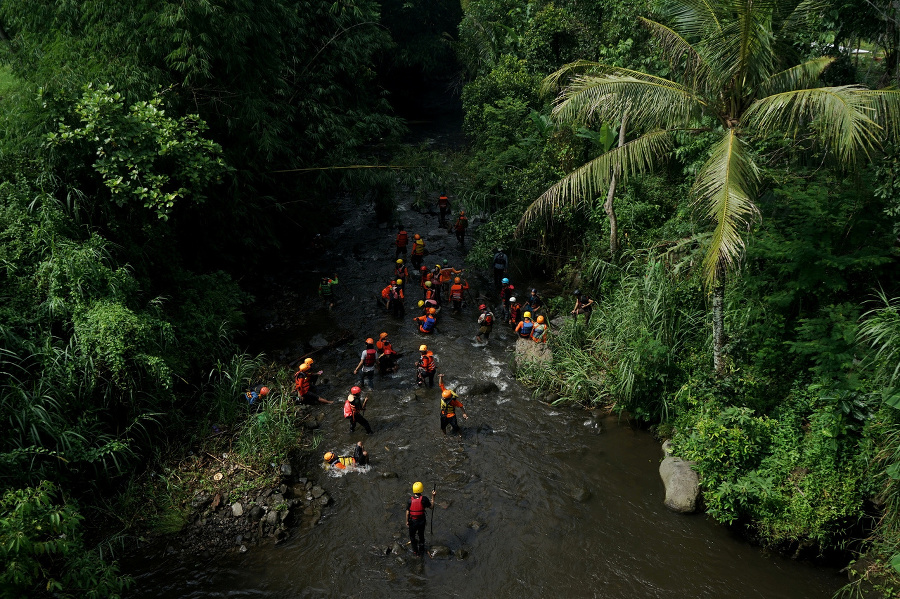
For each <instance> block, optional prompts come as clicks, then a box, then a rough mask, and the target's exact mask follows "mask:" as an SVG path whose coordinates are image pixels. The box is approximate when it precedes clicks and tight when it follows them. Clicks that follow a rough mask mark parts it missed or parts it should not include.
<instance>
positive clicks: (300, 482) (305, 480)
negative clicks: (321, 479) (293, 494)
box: [297, 476, 309, 485]
mask: <svg viewBox="0 0 900 599" xmlns="http://www.w3.org/2000/svg"><path fill="white" fill-rule="evenodd" d="M308 482H309V479H308V478H306V477H305V476H302V477H300V478H298V479H297V484H298V485H305V484H306V483H308Z"/></svg>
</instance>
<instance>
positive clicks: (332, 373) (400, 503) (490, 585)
mask: <svg viewBox="0 0 900 599" xmlns="http://www.w3.org/2000/svg"><path fill="white" fill-rule="evenodd" d="M346 208H347V210H348V212H347V213H348V215H349V216H348V218H347V220H346V221H345V222H344V223H343V225H341V227H340V228H339V230H337V231H335V232H334V233H333V236H334V237H335V238H337V239H352V244H348V245H340V244H336V245H335V246H333V247H331V248H330V249H327V250H325V251H323V252H322V254H321V255H320V256H318V257H316V258H314V259H311V260H309V261H307V262H306V263H305V264H304V268H305V269H307V270H313V271H321V272H333V271H335V270H337V272H338V274H339V277H340V281H341V283H340V296H339V297H340V299H339V302H338V306H337V307H336V308H335V309H334V310H332V311H327V310H324V309H321V308H319V307H318V306H316V305H307V306H305V307H304V308H303V316H302V317H301V316H296V315H294V316H292V315H289V314H281V313H279V311H278V308H277V307H273V308H271V310H272V314H271V315H270V316H271V317H272V318H275V319H280V320H279V322H282V323H283V324H282V325H280V326H278V327H273V328H272V330H270V331H267V330H264V329H263V330H261V331H259V333H258V338H257V340H256V343H258V344H259V345H260V346H263V347H266V348H267V349H269V350H270V351H271V352H272V355H277V354H278V353H279V351H282V350H283V351H284V355H288V354H290V352H292V351H295V350H296V349H297V348H302V347H305V346H306V343H307V341H308V336H309V335H310V334H311V333H310V332H309V330H308V328H307V327H308V326H309V325H310V324H311V323H315V324H314V328H315V331H314V333H315V334H318V333H322V334H323V335H324V336H326V337H327V336H328V335H337V334H338V332H339V331H340V330H343V329H349V330H351V331H352V332H353V333H354V335H355V338H356V339H364V338H365V337H367V336H376V335H377V334H378V333H379V332H381V331H382V330H384V331H387V332H389V333H390V334H391V335H392V337H393V339H394V343H395V345H396V346H397V347H398V349H399V350H400V351H401V352H404V353H405V354H406V355H405V357H404V358H402V360H401V362H400V366H401V368H400V371H399V372H398V373H397V374H395V375H392V376H390V377H388V378H384V379H376V389H375V390H374V391H373V392H372V394H371V395H372V401H371V404H370V409H369V410H368V412H367V414H366V416H367V418H369V420H370V421H371V423H372V425H373V427H374V429H375V432H374V434H373V435H371V436H368V437H367V436H366V435H364V434H363V433H362V432H361V431H359V430H358V431H357V432H356V433H355V434H350V433H349V432H348V431H347V423H346V422H345V421H344V420H343V419H342V417H341V406H340V404H339V403H336V404H335V405H332V406H322V407H321V408H316V409H317V410H321V411H323V412H324V413H325V414H326V417H325V420H324V421H323V423H322V428H323V431H324V434H325V437H324V441H323V444H322V445H321V446H320V450H321V451H325V450H327V449H338V450H340V451H347V450H349V449H350V448H351V447H352V446H353V444H355V443H356V441H357V440H364V441H365V443H366V447H367V449H368V450H369V451H370V453H371V456H372V468H371V469H370V470H369V471H368V472H351V473H347V474H346V475H344V476H341V477H330V476H321V477H320V484H321V486H323V487H324V488H325V490H326V491H327V492H328V493H329V495H331V496H332V497H333V498H334V503H333V504H332V505H331V506H329V507H328V508H326V510H325V512H324V515H323V518H322V521H321V522H320V523H319V524H318V525H317V526H315V527H314V528H312V529H307V530H294V531H292V537H291V539H290V540H288V541H287V542H285V543H284V544H282V545H278V546H274V545H262V546H258V547H252V548H251V549H250V551H249V552H248V553H246V554H240V553H237V552H234V551H232V552H226V553H222V554H220V555H217V556H215V557H213V558H209V559H201V558H198V557H194V556H189V555H175V556H171V557H166V558H156V557H148V559H146V560H145V561H143V562H142V563H141V564H140V566H139V567H135V568H133V571H132V572H131V573H132V574H133V575H134V576H135V577H136V579H137V585H136V588H135V589H134V591H133V592H132V593H131V596H133V597H154V598H170V597H171V598H174V597H224V596H228V597H257V596H265V597H284V598H288V597H336V596H341V597H344V596H346V597H422V596H425V595H427V596H430V597H489V596H490V597H500V598H504V597H509V598H521V597H545V596H546V597H550V596H568V597H605V598H630V599H634V598H657V597H659V598H662V597H666V598H672V597H680V598H681V597H684V598H686V597H709V598H713V597H716V598H718V597H734V598H744V597H747V598H750V597H765V598H777V597H784V598H792V599H799V598H822V597H829V596H830V595H831V594H832V593H833V592H834V591H835V589H836V588H838V587H839V586H840V585H841V584H842V580H841V578H840V577H839V576H838V575H837V574H836V573H834V572H833V571H828V570H823V569H817V568H814V567H811V566H807V565H804V564H801V563H797V562H794V561H790V560H788V559H785V558H782V557H780V556H773V555H766V554H764V553H763V552H761V551H760V550H759V549H758V548H755V547H752V546H750V545H749V544H747V543H744V542H742V541H740V540H737V539H735V538H733V536H732V535H731V534H730V533H729V532H728V531H727V530H726V529H724V528H722V527H719V526H716V525H715V524H713V523H711V522H710V521H709V520H708V519H706V518H705V517H704V516H702V515H698V516H680V515H676V514H673V513H670V512H669V511H668V510H666V509H665V507H664V506H663V495H664V492H663V487H662V484H661V482H660V480H659V475H658V466H659V460H660V457H661V452H660V449H659V445H658V444H657V443H656V442H655V441H654V440H653V438H652V437H651V435H650V434H649V433H647V432H646V431H642V430H632V429H631V428H629V427H627V426H624V425H619V423H618V422H617V421H616V420H615V418H607V419H604V420H602V421H595V420H592V419H591V417H590V415H589V414H588V413H587V412H584V411H582V410H577V409H571V408H552V407H549V406H547V405H545V404H543V403H541V402H539V401H537V400H535V399H533V398H532V397H531V395H530V392H529V390H528V389H527V388H525V387H523V386H522V385H520V384H519V383H518V382H517V381H516V380H515V379H514V378H513V377H512V375H511V371H510V367H509V362H510V359H511V354H510V351H509V349H510V347H511V345H512V343H513V337H512V335H511V334H510V333H509V332H508V331H504V330H503V329H502V327H497V328H495V338H493V339H492V340H491V344H490V345H489V346H488V347H486V348H482V347H474V346H473V345H472V336H473V335H474V333H475V331H476V327H475V322H474V321H475V317H476V311H475V309H474V307H473V306H467V307H466V308H465V309H464V311H463V313H462V314H461V315H459V316H452V315H450V314H448V312H449V309H445V310H444V311H443V312H442V314H441V318H440V319H439V329H440V333H439V334H436V335H435V336H433V337H431V338H424V336H422V335H421V334H419V333H417V332H416V330H415V328H414V326H413V323H412V322H411V319H412V314H409V313H408V314H407V317H406V318H404V319H403V320H402V321H395V320H393V319H391V318H390V317H388V316H386V315H385V314H384V313H383V311H382V310H381V309H380V308H378V307H377V306H376V304H375V301H374V299H373V298H374V294H375V293H376V292H377V290H379V289H380V288H381V287H383V286H384V284H385V283H386V282H387V280H388V279H389V278H390V273H391V270H392V268H393V262H392V260H390V259H389V258H391V257H392V255H393V253H392V252H391V254H388V253H387V252H388V248H389V246H390V241H391V239H392V231H390V230H388V229H384V228H381V229H379V228H378V227H377V226H376V225H375V224H374V218H373V217H372V216H371V215H370V214H366V213H364V211H360V210H358V209H356V208H354V207H351V206H349V205H348V206H346ZM401 211H403V213H402V215H401V217H402V219H403V222H404V223H407V227H408V230H409V231H410V232H411V233H412V232H420V233H427V240H428V247H429V248H430V249H431V250H432V251H433V252H435V253H433V254H432V255H431V256H429V259H428V260H427V261H426V263H429V262H430V263H432V264H433V263H434V262H435V260H433V259H432V258H435V257H439V258H441V259H444V258H446V259H448V260H450V261H451V263H452V264H455V265H460V264H462V254H461V252H460V250H459V249H458V248H457V246H456V242H455V239H452V238H451V237H450V236H448V235H447V233H446V231H441V230H440V229H438V228H437V224H436V222H434V221H435V219H434V218H433V217H430V216H424V215H420V214H418V213H415V212H412V211H410V210H409V209H408V208H405V207H401ZM351 245H352V246H355V248H356V250H357V251H356V252H351V251H348V250H349V247H350V246H351ZM437 250H439V251H437ZM286 276H287V277H288V278H290V277H292V276H294V274H292V273H286ZM300 278H301V279H302V277H300ZM471 280H472V281H473V282H474V283H475V284H476V285H477V286H480V287H481V289H480V290H479V291H481V292H485V293H487V292H489V291H490V290H488V289H487V288H486V287H485V284H486V283H485V282H484V279H480V278H476V277H472V278H471ZM408 291H409V293H408V297H409V300H408V301H407V304H408V306H410V307H412V306H413V305H414V301H415V300H418V299H419V293H418V288H417V287H416V286H415V285H410V286H408ZM298 293H299V291H298ZM491 296H493V294H491ZM298 309H300V308H298ZM291 323H293V324H291ZM420 343H427V344H428V345H429V347H431V348H433V349H434V350H435V353H436V355H437V357H438V360H439V364H440V367H439V368H440V371H441V372H444V373H446V382H447V384H448V386H449V387H451V388H454V389H456V390H458V391H460V392H461V395H462V398H463V401H464V402H465V404H466V409H467V411H468V413H469V415H470V416H471V418H470V419H469V420H468V421H462V420H461V423H462V424H463V434H462V437H461V438H455V437H445V436H444V435H442V434H441V431H440V428H439V425H438V424H439V418H438V390H437V389H433V390H430V391H429V393H428V394H427V396H426V397H423V398H421V399H419V398H417V397H416V394H415V382H414V374H413V366H412V364H413V359H414V355H415V354H416V351H415V350H416V349H417V347H418V346H419V344H420ZM361 350H362V346H361V343H360V342H358V341H354V342H351V343H349V344H346V345H343V346H340V347H337V348H335V349H332V350H330V351H329V352H322V353H321V355H319V356H318V357H317V364H318V365H320V366H321V367H323V368H324V370H325V372H326V377H327V378H328V379H329V384H328V385H326V386H325V388H324V389H323V390H322V395H324V396H325V397H328V398H329V399H338V400H342V399H343V397H344V396H345V394H346V393H347V389H348V387H349V386H350V385H352V384H353V383H354V378H353V376H352V373H351V371H352V369H353V368H354V367H355V365H356V363H357V361H358V357H359V352H360V351H361ZM292 357H296V356H292ZM485 381H493V382H494V383H495V384H496V385H497V387H498V389H499V390H498V391H496V392H494V393H489V394H485V395H474V396H470V395H468V394H467V393H466V391H467V390H468V389H471V388H472V387H473V385H475V384H476V383H481V382H485ZM386 473H396V474H397V477H396V478H385V477H383V476H382V475H383V474H386ZM416 480H421V481H423V482H424V483H425V487H426V488H427V489H430V488H432V485H436V487H437V490H438V506H439V507H437V509H436V510H435V513H434V515H433V517H434V519H435V521H434V535H433V536H427V537H426V540H427V542H428V544H429V545H430V546H436V545H443V546H447V547H449V548H450V550H451V551H453V552H456V551H458V550H462V551H464V552H465V553H466V554H467V555H466V557H465V558H464V559H459V558H458V557H456V556H455V555H454V556H451V557H450V558H448V559H431V558H426V559H425V560H424V561H419V560H415V559H412V558H411V556H410V555H409V554H408V553H405V552H404V553H402V554H401V555H396V554H394V553H389V554H387V555H386V554H385V552H386V549H387V548H388V547H390V546H391V545H392V544H393V543H394V541H395V540H397V541H398V542H399V543H401V544H405V542H406V539H407V537H406V529H405V528H404V526H403V522H404V506H405V500H406V498H407V497H408V494H409V490H410V485H411V484H412V483H413V482H414V481H416Z"/></svg>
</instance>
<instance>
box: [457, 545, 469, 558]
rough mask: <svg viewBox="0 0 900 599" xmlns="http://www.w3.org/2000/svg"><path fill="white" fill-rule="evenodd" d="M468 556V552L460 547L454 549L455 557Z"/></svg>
mask: <svg viewBox="0 0 900 599" xmlns="http://www.w3.org/2000/svg"><path fill="white" fill-rule="evenodd" d="M467 557H469V552H468V551H466V550H465V549H463V548H462V547H460V548H459V549H457V550H456V559H466V558H467Z"/></svg>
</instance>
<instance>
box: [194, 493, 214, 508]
mask: <svg viewBox="0 0 900 599" xmlns="http://www.w3.org/2000/svg"><path fill="white" fill-rule="evenodd" d="M210 501H212V495H210V494H209V493H199V494H197V496H196V497H194V498H193V499H192V500H191V509H193V510H195V511H199V510H202V509H203V508H205V507H206V506H207V505H209V502H210Z"/></svg>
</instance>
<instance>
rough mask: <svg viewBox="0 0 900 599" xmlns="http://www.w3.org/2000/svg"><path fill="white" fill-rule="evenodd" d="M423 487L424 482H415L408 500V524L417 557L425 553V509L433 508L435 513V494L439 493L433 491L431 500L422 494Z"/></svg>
mask: <svg viewBox="0 0 900 599" xmlns="http://www.w3.org/2000/svg"><path fill="white" fill-rule="evenodd" d="M423 489H424V486H423V485H422V483H420V482H416V483H413V486H412V492H413V494H412V497H410V498H409V499H407V500H406V526H407V527H408V528H409V542H410V544H411V545H412V551H413V555H415V556H416V557H422V555H423V554H424V553H425V523H426V522H427V520H426V518H425V510H427V509H428V508H431V511H432V516H433V515H434V496H435V495H437V491H432V492H431V499H430V500H429V499H428V498H427V497H423V496H422V491H423ZM417 537H418V538H417Z"/></svg>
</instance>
